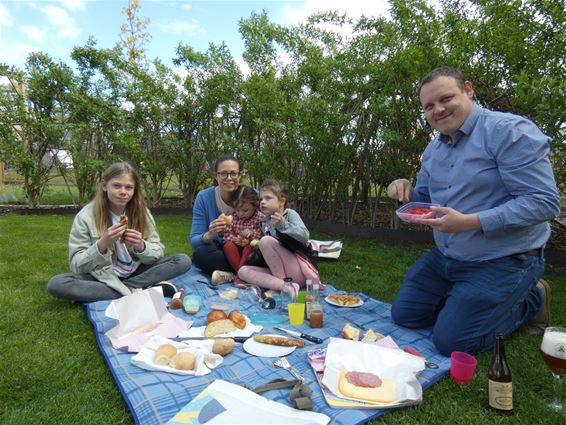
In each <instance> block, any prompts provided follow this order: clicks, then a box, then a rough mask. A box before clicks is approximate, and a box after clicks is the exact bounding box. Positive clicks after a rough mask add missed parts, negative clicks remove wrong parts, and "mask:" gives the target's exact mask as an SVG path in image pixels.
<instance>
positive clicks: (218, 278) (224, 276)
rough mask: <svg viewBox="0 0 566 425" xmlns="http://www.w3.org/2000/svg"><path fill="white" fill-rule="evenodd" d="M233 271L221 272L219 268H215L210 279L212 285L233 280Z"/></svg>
mask: <svg viewBox="0 0 566 425" xmlns="http://www.w3.org/2000/svg"><path fill="white" fill-rule="evenodd" d="M234 276H235V275H234V273H231V272H223V271H220V270H215V271H214V272H212V276H211V278H210V281H211V282H212V284H213V285H222V284H223V283H228V282H232V281H233V280H234Z"/></svg>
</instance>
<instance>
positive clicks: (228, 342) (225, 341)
mask: <svg viewBox="0 0 566 425" xmlns="http://www.w3.org/2000/svg"><path fill="white" fill-rule="evenodd" d="M235 344H236V342H235V341H234V340H233V339H232V338H217V339H215V340H214V344H213V345H212V352H213V353H214V354H220V355H221V356H225V355H226V354H229V353H231V352H232V350H233V349H234V345H235Z"/></svg>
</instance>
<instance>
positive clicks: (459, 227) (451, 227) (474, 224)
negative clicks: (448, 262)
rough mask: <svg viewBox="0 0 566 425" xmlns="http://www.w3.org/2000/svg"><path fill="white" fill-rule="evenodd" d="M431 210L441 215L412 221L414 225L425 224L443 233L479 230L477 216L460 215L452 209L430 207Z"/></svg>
mask: <svg viewBox="0 0 566 425" xmlns="http://www.w3.org/2000/svg"><path fill="white" fill-rule="evenodd" d="M430 209H431V210H433V211H436V212H437V213H440V214H442V217H439V218H424V219H417V220H414V223H418V224H425V225H427V226H430V227H431V228H433V229H434V230H438V231H439V232H443V233H458V232H465V231H467V230H481V223H480V219H479V217H478V215H477V214H462V213H461V212H459V211H456V210H455V209H454V208H448V207H434V206H433V207H430Z"/></svg>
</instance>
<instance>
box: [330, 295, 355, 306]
mask: <svg viewBox="0 0 566 425" xmlns="http://www.w3.org/2000/svg"><path fill="white" fill-rule="evenodd" d="M358 298H359V297H358ZM324 301H326V302H327V303H328V304H330V305H334V306H336V307H348V308H352V307H359V306H361V305H363V304H364V301H363V300H362V299H361V298H360V301H359V302H357V303H356V304H352V305H342V304H338V303H337V302H334V301H332V300H331V299H330V298H328V295H327V296H326V298H324Z"/></svg>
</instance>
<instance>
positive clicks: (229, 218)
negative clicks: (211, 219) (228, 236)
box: [218, 213, 233, 226]
mask: <svg viewBox="0 0 566 425" xmlns="http://www.w3.org/2000/svg"><path fill="white" fill-rule="evenodd" d="M218 218H221V219H222V220H224V222H225V223H226V226H230V225H231V224H232V220H233V217H232V216H231V215H226V214H224V213H222V214H220V215H219V216H218Z"/></svg>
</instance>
